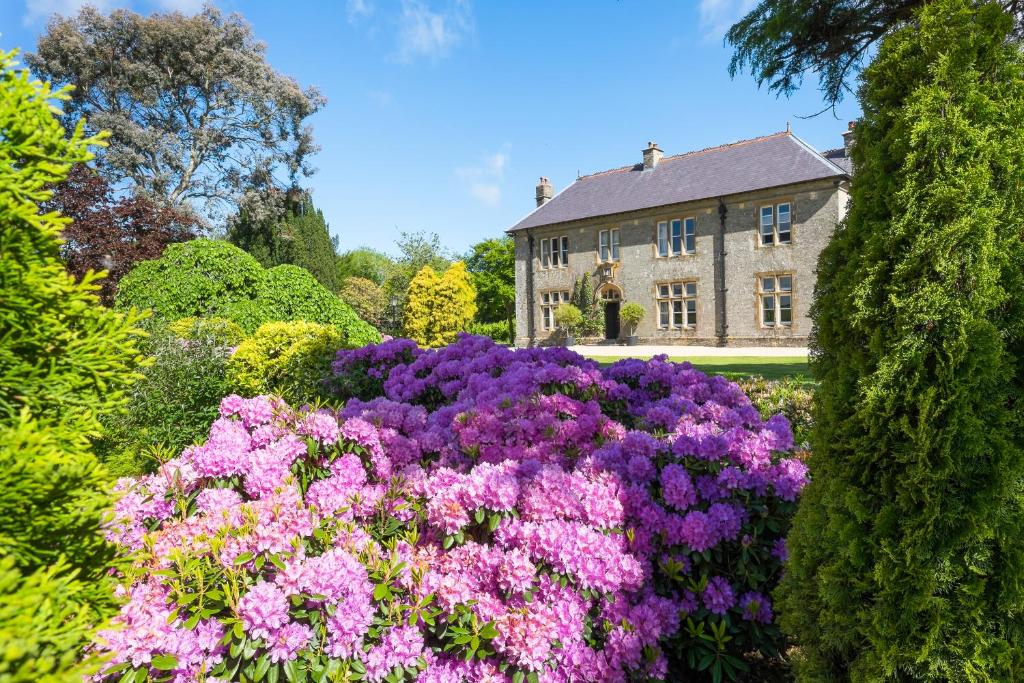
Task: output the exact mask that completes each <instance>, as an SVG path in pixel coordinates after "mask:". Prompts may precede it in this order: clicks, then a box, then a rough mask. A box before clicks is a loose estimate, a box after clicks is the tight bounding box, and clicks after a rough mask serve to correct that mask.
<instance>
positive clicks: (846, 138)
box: [843, 121, 857, 156]
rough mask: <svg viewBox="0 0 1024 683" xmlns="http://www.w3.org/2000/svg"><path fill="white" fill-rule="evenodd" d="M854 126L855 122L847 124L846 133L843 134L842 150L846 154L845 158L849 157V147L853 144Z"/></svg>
mask: <svg viewBox="0 0 1024 683" xmlns="http://www.w3.org/2000/svg"><path fill="white" fill-rule="evenodd" d="M856 125H857V122H856V121H850V123H849V124H847V128H846V132H845V133H843V150H844V151H845V152H846V156H850V145H852V144H853V129H854V127H856Z"/></svg>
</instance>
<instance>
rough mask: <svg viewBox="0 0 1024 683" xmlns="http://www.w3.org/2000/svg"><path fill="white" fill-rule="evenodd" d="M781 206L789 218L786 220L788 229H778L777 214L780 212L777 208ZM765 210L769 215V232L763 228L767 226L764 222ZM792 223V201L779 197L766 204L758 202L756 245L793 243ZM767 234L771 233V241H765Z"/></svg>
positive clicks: (773, 245)
mask: <svg viewBox="0 0 1024 683" xmlns="http://www.w3.org/2000/svg"><path fill="white" fill-rule="evenodd" d="M781 207H786V211H785V213H786V215H787V217H788V219H789V220H788V222H787V225H788V227H789V229H788V230H785V231H782V230H780V229H779V228H780V222H779V215H780V213H781V212H780V211H779V209H780V208H781ZM766 210H767V211H769V212H770V215H771V225H770V228H771V232H770V233H768V232H766V231H765V228H767V227H769V226H768V225H767V224H766V223H765V218H766V217H767V216H768V214H767V213H766ZM793 224H794V221H793V201H792V200H790V199H779V200H775V201H773V202H768V203H766V204H759V205H758V209H757V246H758V248H768V247H779V246H784V245H790V244H793ZM769 234H770V235H771V241H770V242H766V241H765V237H767V236H768V235H769ZM783 234H785V235H786V236H787V237H786V240H785V241H783V240H782V235H783Z"/></svg>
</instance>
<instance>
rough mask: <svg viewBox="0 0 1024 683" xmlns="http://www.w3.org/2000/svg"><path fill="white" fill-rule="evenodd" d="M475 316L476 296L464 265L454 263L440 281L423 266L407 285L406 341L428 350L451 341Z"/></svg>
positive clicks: (432, 271)
mask: <svg viewBox="0 0 1024 683" xmlns="http://www.w3.org/2000/svg"><path fill="white" fill-rule="evenodd" d="M475 314H476V292H475V291H474V289H473V283H472V282H471V281H470V278H469V273H468V272H467V271H466V265H465V264H464V263H463V262H462V261H456V262H455V263H453V264H452V265H451V267H450V268H448V270H446V271H445V273H444V275H443V276H442V277H438V276H437V273H436V272H435V271H434V269H433V268H431V267H430V266H424V267H423V268H422V269H421V270H420V271H419V272H418V273H417V274H416V277H414V278H413V279H412V282H411V283H409V296H408V301H407V304H406V308H405V318H404V327H405V334H406V336H407V337H409V339H412V340H413V341H414V342H416V343H417V344H419V345H420V346H424V347H428V348H432V347H438V346H445V345H446V344H451V343H452V342H453V341H455V337H456V335H457V334H458V333H459V332H464V331H466V330H467V329H469V324H470V322H471V321H472V320H473V316H474V315H475Z"/></svg>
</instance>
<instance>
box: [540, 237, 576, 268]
mask: <svg viewBox="0 0 1024 683" xmlns="http://www.w3.org/2000/svg"><path fill="white" fill-rule="evenodd" d="M567 265H569V238H568V237H551V238H547V237H545V238H544V239H542V240H541V241H540V267H541V268H560V267H563V266H567Z"/></svg>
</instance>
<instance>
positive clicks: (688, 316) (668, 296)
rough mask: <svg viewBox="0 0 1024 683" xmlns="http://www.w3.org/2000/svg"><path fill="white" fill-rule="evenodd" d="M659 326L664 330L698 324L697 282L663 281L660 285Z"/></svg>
mask: <svg viewBox="0 0 1024 683" xmlns="http://www.w3.org/2000/svg"><path fill="white" fill-rule="evenodd" d="M657 302H658V327H659V328H661V329H663V330H668V329H673V328H685V327H694V326H695V325H696V324H697V283H696V282H663V283H661V284H659V285H658V297H657Z"/></svg>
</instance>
